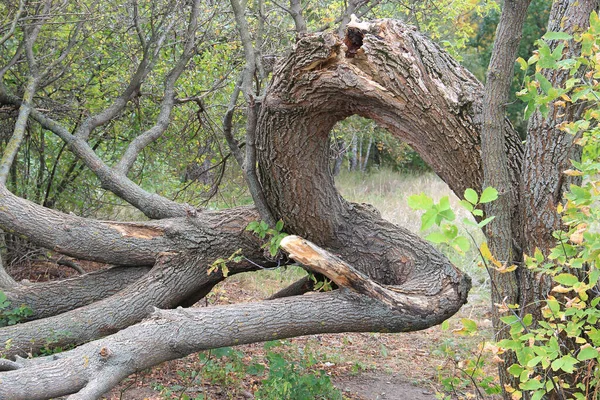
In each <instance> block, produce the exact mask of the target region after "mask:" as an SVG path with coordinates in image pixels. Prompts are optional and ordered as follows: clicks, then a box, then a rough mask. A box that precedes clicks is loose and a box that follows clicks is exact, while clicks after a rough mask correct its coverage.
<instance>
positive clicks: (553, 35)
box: [542, 32, 573, 40]
mask: <svg viewBox="0 0 600 400" xmlns="http://www.w3.org/2000/svg"><path fill="white" fill-rule="evenodd" d="M542 39H544V40H571V39H573V36H571V35H569V34H568V33H566V32H546V34H545V35H544V36H542Z"/></svg>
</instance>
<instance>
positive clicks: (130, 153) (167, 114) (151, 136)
mask: <svg viewBox="0 0 600 400" xmlns="http://www.w3.org/2000/svg"><path fill="white" fill-rule="evenodd" d="M199 9H200V1H199V0H196V1H194V2H193V4H192V10H191V13H190V21H189V24H188V29H187V32H186V42H185V46H184V49H183V53H182V54H181V57H180V58H179V60H178V61H177V63H176V64H175V66H174V67H173V69H172V70H171V71H170V72H169V73H168V74H167V78H166V80H165V94H164V97H163V100H162V103H161V106H160V113H159V115H158V118H157V122H156V124H155V125H154V126H153V127H152V128H150V129H149V130H147V131H146V132H144V133H143V134H141V135H139V136H138V137H136V138H135V139H134V140H133V141H132V142H131V143H130V144H129V146H128V147H127V150H125V153H124V154H123V156H122V157H121V160H119V162H118V163H117V164H116V165H115V167H114V170H115V171H116V172H117V173H119V174H122V175H123V176H127V173H128V172H129V170H130V169H131V167H132V166H133V163H134V162H135V160H136V158H137V156H138V154H139V153H140V152H141V151H142V150H143V149H144V148H145V147H146V146H148V145H149V144H150V143H152V142H154V141H155V140H156V139H158V138H159V137H160V136H161V135H162V134H163V133H164V132H165V131H166V130H167V128H168V126H169V123H170V122H171V111H172V110H173V106H174V104H175V83H176V82H177V79H179V77H180V76H181V74H182V73H183V71H184V70H185V67H186V66H187V64H188V62H189V60H190V59H191V58H192V56H193V55H194V49H195V47H196V31H197V29H198V14H199Z"/></svg>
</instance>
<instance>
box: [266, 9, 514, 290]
mask: <svg viewBox="0 0 600 400" xmlns="http://www.w3.org/2000/svg"><path fill="white" fill-rule="evenodd" d="M362 34H363V35H364V36H363V39H362V46H361V47H360V48H359V49H358V50H357V51H356V52H355V53H353V58H346V57H345V48H344V46H343V45H342V43H341V42H340V41H339V40H338V39H337V38H336V37H335V36H334V35H333V34H328V33H325V34H322V35H313V36H306V37H304V38H302V39H301V40H300V41H299V42H298V43H297V45H296V48H295V52H294V53H293V54H292V55H291V56H290V57H289V58H288V59H287V60H286V61H285V62H284V63H282V64H280V65H279V68H278V69H277V70H276V71H275V78H274V80H273V82H272V85H271V88H270V91H269V93H268V94H267V96H266V98H265V101H264V103H263V108H262V112H261V116H260V120H259V132H258V142H259V143H258V149H259V152H258V160H259V169H260V173H261V181H262V182H263V186H264V188H265V192H266V195H267V199H268V202H269V205H270V207H271V210H272V211H273V213H274V214H275V216H276V218H282V219H283V220H284V222H285V226H286V229H288V230H289V231H291V232H294V233H296V234H298V235H300V236H302V237H304V238H306V239H308V240H311V241H314V242H315V243H317V244H318V245H323V246H325V247H326V248H328V249H330V250H332V251H333V252H335V253H336V254H339V255H341V257H342V258H343V259H344V260H345V261H347V262H348V263H350V264H351V265H353V266H354V267H356V268H358V269H359V270H360V271H362V272H364V273H367V274H368V275H369V276H370V277H371V278H372V279H374V280H376V281H377V282H379V283H383V284H396V285H402V284H405V283H407V284H409V285H412V284H413V282H416V281H418V280H419V279H418V277H419V276H421V275H430V276H431V275H433V276H438V277H441V276H443V275H444V274H448V276H454V272H452V268H451V266H450V265H449V264H447V262H446V261H445V259H444V258H443V257H441V256H440V255H439V254H438V253H437V252H435V251H433V249H432V248H431V247H430V246H429V245H427V244H426V243H424V242H423V241H422V240H420V239H418V238H417V237H416V236H415V235H412V234H411V233H409V232H408V231H406V230H404V229H402V228H399V227H397V226H394V225H392V224H390V223H388V222H386V221H384V220H382V219H381V218H380V217H379V216H378V215H377V214H376V213H373V212H372V211H371V210H370V209H368V208H366V207H364V206H361V205H357V204H351V203H348V202H346V201H345V200H344V199H342V198H341V197H340V195H339V194H338V192H337V190H336V189H335V187H334V184H333V178H332V175H331V173H330V169H329V167H328V166H329V140H328V134H329V131H330V130H331V128H332V127H333V125H334V124H335V123H336V122H337V121H339V120H341V119H343V118H346V117H348V116H349V115H351V114H359V115H362V116H364V117H368V118H371V119H373V120H375V121H376V122H377V123H379V124H380V125H382V126H384V127H386V128H388V129H389V130H390V131H391V132H392V133H393V134H395V135H396V136H398V137H400V138H401V139H403V140H404V141H406V142H408V143H409V144H410V145H411V146H413V147H414V148H415V149H416V150H417V151H419V153H420V154H421V156H422V157H423V158H424V159H425V160H426V161H427V162H428V163H429V165H431V167H432V168H433V169H434V170H435V171H436V172H437V173H438V175H440V176H441V177H442V178H443V179H444V180H445V181H446V182H447V183H448V184H449V185H450V187H451V188H452V189H453V190H454V191H455V192H456V193H457V194H459V195H462V193H463V191H464V189H466V188H467V187H473V188H480V187H481V180H482V168H481V157H480V146H479V145H480V143H479V133H478V130H477V129H478V127H479V124H478V121H480V120H481V116H480V115H479V112H480V111H481V95H482V86H481V84H480V83H479V82H477V80H476V79H475V78H474V77H473V76H472V75H471V74H470V73H469V72H468V71H466V70H465V69H464V68H462V67H461V66H460V65H459V64H458V63H456V61H454V60H453V59H452V58H451V57H450V56H448V55H447V54H446V53H445V52H444V51H443V50H441V49H440V48H439V47H438V46H437V45H435V44H433V43H432V42H431V41H429V40H428V39H427V38H425V37H424V36H422V35H421V34H419V33H418V32H416V31H415V30H414V29H413V28H411V27H408V26H405V25H403V24H401V23H400V22H397V21H390V20H382V21H377V22H374V23H371V24H370V25H369V30H367V31H364V32H362ZM415 99H419V101H415ZM505 133H506V143H507V150H508V159H509V161H510V162H511V165H512V166H513V167H514V169H513V170H512V172H513V175H512V178H513V180H514V181H515V182H517V175H518V174H517V172H516V171H518V166H519V158H520V156H521V148H520V141H519V139H518V136H517V135H516V133H515V132H513V131H512V130H511V128H510V126H508V125H507V126H506V129H505ZM440 274H441V275H440ZM415 278H417V279H415ZM452 279H455V278H452ZM420 289H422V290H428V291H430V292H431V293H435V291H436V290H437V289H438V288H436V287H435V285H432V286H431V287H429V288H428V289H425V288H420Z"/></svg>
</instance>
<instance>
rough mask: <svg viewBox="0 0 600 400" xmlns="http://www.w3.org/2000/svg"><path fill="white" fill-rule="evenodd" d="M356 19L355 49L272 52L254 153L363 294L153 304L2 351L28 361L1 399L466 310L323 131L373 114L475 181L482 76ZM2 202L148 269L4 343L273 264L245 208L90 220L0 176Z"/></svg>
mask: <svg viewBox="0 0 600 400" xmlns="http://www.w3.org/2000/svg"><path fill="white" fill-rule="evenodd" d="M360 26H361V27H362V28H357V27H351V28H352V29H355V30H357V31H354V33H353V35H354V36H353V37H354V38H360V40H359V41H357V42H348V43H350V45H351V46H354V47H353V48H352V49H348V48H345V46H346V45H344V44H343V43H342V41H341V40H340V39H339V38H337V37H336V36H335V35H334V34H332V33H323V34H319V35H306V36H303V37H302V38H301V39H300V40H299V41H298V42H297V44H296V47H295V49H294V51H293V52H292V54H291V55H290V56H289V57H288V58H287V59H286V60H285V61H284V62H283V63H281V64H279V65H278V67H277V69H276V71H275V73H274V78H273V82H272V85H271V86H270V88H269V91H268V93H267V94H266V96H265V98H264V101H263V103H262V104H263V105H262V107H261V110H260V114H259V116H258V120H257V127H256V139H257V142H256V151H257V162H258V167H259V171H258V172H259V174H260V183H261V184H262V187H263V189H264V190H265V196H266V200H267V204H268V206H269V208H270V210H271V211H272V212H273V214H275V215H274V216H275V218H276V219H279V218H282V219H283V220H284V223H285V225H284V226H285V228H284V229H285V230H286V231H287V232H290V233H294V234H298V235H300V236H302V237H305V238H306V239H308V240H310V241H313V242H315V244H316V245H318V246H320V247H322V250H323V251H324V252H325V253H324V255H323V256H322V258H323V259H329V260H330V261H331V260H333V262H332V263H328V264H325V268H324V269H323V268H321V269H320V270H319V268H318V266H314V265H313V268H314V269H315V270H317V271H319V272H322V273H325V274H326V275H327V274H329V273H330V272H332V271H334V272H335V271H338V270H337V269H335V268H338V267H340V266H341V268H342V269H341V271H343V273H341V274H340V273H337V275H332V276H333V279H334V281H336V280H337V281H336V283H337V284H338V286H341V287H345V286H347V287H349V288H351V289H352V290H354V291H357V292H359V293H361V295H357V294H356V293H352V292H350V290H349V289H342V290H339V291H336V292H335V293H327V294H323V295H309V296H301V297H291V298H286V299H281V300H273V301H270V302H263V303H255V304H247V305H236V306H231V307H210V308H205V309H202V310H193V311H184V310H180V311H175V312H159V313H157V314H156V316H155V317H154V318H153V319H151V320H148V321H145V322H142V323H141V324H137V325H134V326H132V327H130V328H128V329H124V330H123V331H121V332H119V333H116V334H115V335H112V336H110V337H108V338H105V339H101V341H99V342H97V343H90V344H88V345H83V346H81V347H79V348H76V349H74V350H72V351H71V352H66V353H64V354H62V355H58V356H56V359H55V360H52V359H48V358H42V359H39V360H31V361H26V360H18V361H17V362H16V364H10V366H11V367H15V366H22V368H20V369H18V370H16V371H8V372H5V373H1V374H0V379H1V380H2V382H3V384H2V385H0V397H2V393H11V396H12V397H11V398H15V399H18V398H24V397H27V398H30V399H33V398H46V397H55V396H60V395H63V394H67V393H74V392H77V391H80V390H81V392H80V393H79V394H78V396H76V397H74V398H96V397H98V396H99V395H100V394H101V393H103V392H104V391H105V390H107V389H108V388H109V387H110V386H111V385H114V384H116V383H117V382H118V380H120V379H122V378H123V377H125V376H127V375H128V374H130V373H133V372H135V371H136V370H138V369H143V368H147V367H148V366H151V365H155V364H156V363H158V362H161V361H164V360H167V359H172V358H176V357H181V356H183V355H185V354H188V353H190V352H193V351H197V350H200V349H203V348H210V347H220V346H225V345H230V344H241V343H249V342H253V341H260V340H267V339H272V338H280V337H290V336H297V335H303V334H310V333H324V332H342V331H365V330H366V331H372V330H376V331H377V330H386V331H389V332H401V331H410V330H416V329H424V328H426V327H429V326H431V325H433V324H437V323H440V322H441V321H443V320H444V319H446V318H448V317H449V316H450V315H452V314H453V313H454V312H456V311H457V310H458V309H459V307H460V306H461V305H462V304H463V303H464V302H465V300H466V296H467V291H468V287H469V281H468V278H467V277H466V276H465V275H463V274H462V273H461V272H460V271H459V270H457V269H456V268H455V267H454V266H453V265H452V264H451V263H450V262H449V261H448V260H447V258H446V257H444V256H443V255H442V254H441V253H440V252H438V251H437V250H435V249H434V248H433V247H432V246H431V245H429V244H428V243H427V242H425V241H424V240H423V239H420V238H419V237H417V236H416V235H414V234H411V233H410V232H408V231H407V230H405V229H402V228H400V227H398V226H395V225H393V224H391V223H389V222H387V221H385V220H383V219H382V218H381V216H380V215H379V214H378V213H377V212H374V211H373V210H372V209H370V208H369V207H365V206H363V205H359V204H353V203H350V202H347V201H345V200H344V199H343V198H341V196H340V195H339V193H338V192H337V191H336V189H335V186H334V184H333V177H332V175H331V172H330V148H329V139H328V136H329V133H330V130H331V128H332V127H333V126H334V124H335V123H336V122H337V121H339V120H341V119H343V118H346V117H348V116H350V115H352V114H358V115H361V116H363V117H367V118H371V119H373V120H375V121H376V122H377V123H378V124H379V125H381V126H382V127H385V128H387V129H388V130H389V131H390V132H391V133H392V134H393V135H395V136H396V137H398V138H401V139H402V140H404V141H405V142H407V143H409V144H410V145H411V146H412V147H413V148H414V149H416V150H417V151H418V152H419V153H420V154H421V156H422V157H423V159H424V160H425V161H426V162H428V163H429V164H430V165H431V167H432V168H433V169H434V170H435V171H436V172H437V173H438V175H440V176H441V177H442V178H443V179H444V180H445V181H446V182H447V183H448V184H449V185H450V187H451V188H452V190H454V191H455V192H456V193H457V194H459V195H462V193H463V192H464V189H465V188H467V187H472V188H475V189H481V187H482V178H483V169H482V161H481V153H480V151H481V147H480V138H479V128H480V127H481V121H482V120H483V118H482V115H481V111H482V95H483V87H482V86H481V84H480V83H479V82H477V80H476V79H475V78H474V77H473V76H472V75H471V74H470V73H469V72H468V71H466V70H465V69H464V68H462V67H461V66H460V65H459V64H458V63H457V62H456V61H454V60H453V59H452V58H451V57H450V56H449V55H448V54H447V53H445V52H444V51H443V50H442V49H440V48H439V47H438V46H437V45H435V44H433V43H432V42H431V41H430V40H429V39H427V38H426V37H424V36H423V35H421V34H419V33H418V32H416V31H415V30H414V29H413V28H410V27H407V26H405V25H403V24H402V23H400V22H397V21H390V20H380V21H377V22H374V23H361V24H360ZM365 26H366V28H364V27H365ZM359 42H360V43H359ZM358 43H359V44H358ZM346 50H347V51H348V57H346V55H345V52H346ZM350 50H351V51H350ZM415 99H418V101H415ZM32 116H33V118H36V117H35V115H34V112H33V111H32ZM503 134H504V135H505V149H506V151H507V157H508V163H509V166H510V169H509V171H510V178H511V182H518V176H519V172H520V159H521V156H522V149H521V142H520V139H519V137H518V135H517V134H516V132H514V131H513V130H512V128H511V127H510V125H509V124H506V125H505V126H504V128H503ZM0 207H2V209H3V210H8V211H7V212H3V213H0V226H1V227H3V228H5V229H12V230H14V231H16V232H19V233H21V234H24V235H25V236H28V237H31V238H32V239H33V240H34V241H36V242H37V243H38V244H41V245H43V246H46V247H49V248H53V249H55V250H57V251H59V252H61V253H64V254H69V255H72V256H74V257H78V258H87V259H93V260H96V261H102V262H110V263H113V264H119V265H126V266H135V267H138V266H152V267H153V269H152V270H151V271H150V272H149V273H148V274H146V275H144V276H143V277H142V278H140V279H139V280H137V281H136V282H135V283H133V284H132V285H129V286H128V287H126V288H125V289H123V290H122V291H120V292H118V293H116V294H114V295H112V296H110V297H107V298H105V299H104V300H101V301H99V302H95V303H92V304H89V305H86V306H84V307H81V308H77V309H74V310H72V311H68V312H66V313H64V314H61V315H60V316H56V317H51V318H45V319H43V320H36V321H31V322H28V323H25V324H21V325H19V326H15V327H9V328H3V329H2V330H0V341H2V340H6V339H8V338H12V339H13V346H14V350H10V351H11V353H9V355H11V354H12V355H14V354H17V353H19V354H25V353H27V352H29V351H36V350H39V348H40V347H42V346H43V345H44V344H45V343H44V340H46V339H48V338H49V337H51V338H52V334H53V333H56V332H57V330H58V331H59V332H60V331H68V332H70V334H71V336H61V335H59V337H58V338H56V335H54V336H55V337H54V338H53V339H57V340H56V341H55V343H54V345H61V346H64V345H69V344H79V343H81V342H83V341H88V340H93V339H95V338H98V337H101V336H103V335H107V334H110V333H113V332H116V331H117V330H119V329H123V328H126V327H127V326H128V325H131V324H134V323H136V322H138V321H140V320H141V319H142V318H144V317H147V316H149V312H150V311H151V308H152V306H154V307H175V306H177V305H178V304H181V303H183V302H188V301H190V299H193V298H197V296H198V293H201V294H202V293H204V292H205V290H207V289H209V288H210V287H212V285H214V284H215V283H216V282H218V281H220V280H221V279H222V278H223V277H222V276H221V275H220V274H219V273H217V272H214V273H213V274H210V275H208V274H207V266H208V265H209V264H211V263H212V262H213V261H214V260H215V259H216V258H218V257H222V258H226V257H227V256H229V255H230V254H232V253H233V252H234V251H236V250H237V249H239V248H242V254H244V255H245V256H246V257H248V258H249V259H251V260H253V261H254V262H259V263H266V262H267V260H265V259H264V256H263V254H262V249H260V245H261V243H260V241H258V240H257V239H256V238H255V237H254V236H253V235H251V234H250V233H248V232H245V227H246V226H247V224H248V223H249V222H250V221H252V220H256V219H258V214H257V212H256V210H254V209H248V208H236V209H232V210H227V211H218V212H196V211H195V210H187V211H186V213H187V216H184V217H182V218H172V219H164V220H160V221H150V222H136V223H116V222H108V221H93V220H85V219H82V218H78V217H75V216H71V215H65V214H60V213H57V212H54V211H51V210H47V209H44V208H43V207H40V206H37V205H35V204H33V203H29V202H27V201H25V200H22V199H18V198H16V197H15V196H13V195H12V194H11V193H10V192H8V191H7V190H6V189H5V188H3V187H0ZM175 214H176V215H181V214H178V213H175ZM166 215H171V214H169V213H168V212H167V213H166ZM333 254H335V256H333ZM298 258H300V257H298ZM338 261H339V262H338ZM304 262H306V263H309V264H310V263H312V261H310V259H305V260H304ZM249 264H250V263H248V262H245V263H241V264H239V265H237V264H232V265H228V267H229V269H230V270H231V273H236V272H242V271H246V270H250V269H252V268H256V267H253V266H251V265H249ZM309 268H310V266H309ZM372 297H373V298H372ZM194 321H195V322H194ZM240 321H242V322H243V323H242V324H240V323H239V322H240ZM198 332H201V334H198ZM142 337H147V338H148V342H144V343H142V342H141V341H140V340H139V338H142ZM32 340H33V341H34V343H33V344H32ZM148 349H151V351H148ZM85 360H88V361H85ZM57 379H59V380H60V382H56V380H57ZM52 382H54V383H52ZM24 387H27V389H24ZM3 390H4V391H5V392H2V391H3ZM19 396H21V397H19Z"/></svg>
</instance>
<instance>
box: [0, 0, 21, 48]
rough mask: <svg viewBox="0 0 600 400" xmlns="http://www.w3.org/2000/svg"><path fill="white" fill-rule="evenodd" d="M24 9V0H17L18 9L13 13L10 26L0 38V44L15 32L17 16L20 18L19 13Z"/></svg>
mask: <svg viewBox="0 0 600 400" xmlns="http://www.w3.org/2000/svg"><path fill="white" fill-rule="evenodd" d="M24 9H25V0H20V1H19V9H18V10H17V12H16V13H15V16H14V18H13V21H12V23H11V24H10V28H9V29H8V31H7V32H6V33H5V34H4V35H3V36H2V37H1V38H0V46H2V45H3V44H4V42H6V41H7V40H8V39H10V37H11V36H12V35H13V33H15V29H16V28H17V23H18V22H19V18H21V14H22V13H23V10H24Z"/></svg>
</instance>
